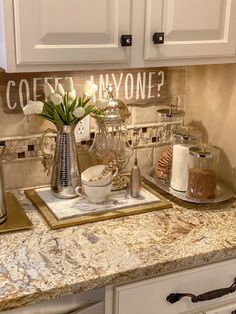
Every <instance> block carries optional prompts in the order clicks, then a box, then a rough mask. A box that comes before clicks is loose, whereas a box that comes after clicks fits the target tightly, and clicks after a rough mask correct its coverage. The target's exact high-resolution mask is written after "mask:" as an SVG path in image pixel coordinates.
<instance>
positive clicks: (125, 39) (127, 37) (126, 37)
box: [120, 35, 132, 47]
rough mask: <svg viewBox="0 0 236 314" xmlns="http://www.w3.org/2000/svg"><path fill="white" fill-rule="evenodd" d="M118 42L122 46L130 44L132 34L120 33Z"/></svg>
mask: <svg viewBox="0 0 236 314" xmlns="http://www.w3.org/2000/svg"><path fill="white" fill-rule="evenodd" d="M120 43H121V46H122V47H130V46H132V35H121V37H120Z"/></svg>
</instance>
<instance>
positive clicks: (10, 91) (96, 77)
mask: <svg viewBox="0 0 236 314" xmlns="http://www.w3.org/2000/svg"><path fill="white" fill-rule="evenodd" d="M165 74H166V70H165V68H162V69H159V68H158V69H151V70H150V71H138V70H134V71H133V70H132V71H130V72H128V71H127V72H118V71H113V72H112V71H108V73H106V74H103V73H99V72H95V74H94V73H92V72H88V71H86V72H69V73H68V72H56V73H38V76H37V77H33V75H35V73H20V74H15V75H14V74H7V73H3V77H4V79H3V82H2V80H1V85H2V84H4V85H5V88H4V89H5V92H3V93H2V96H3V105H4V109H5V111H6V112H8V113H13V112H20V111H22V108H23V107H24V106H25V105H26V104H27V103H28V102H29V100H42V99H44V93H43V84H44V83H46V82H49V83H50V84H51V85H52V86H53V87H54V88H55V89H56V87H57V84H58V83H62V84H63V82H64V80H65V78H66V77H72V78H73V81H74V88H75V89H76V91H77V94H78V95H82V94H83V91H82V89H83V85H84V82H85V80H87V79H89V80H91V81H93V82H94V83H96V84H97V85H98V87H99V91H98V93H97V95H96V96H95V97H94V99H93V100H94V101H95V100H96V97H97V98H103V92H104V90H105V88H106V86H107V85H108V84H112V86H113V95H114V97H115V98H119V99H121V100H123V101H125V102H126V103H131V104H132V103H135V104H136V103H145V101H146V102H153V101H156V100H157V99H158V98H163V97H165V96H166V75H165ZM24 76H25V77H24ZM7 78H8V79H7ZM2 90H3V88H2Z"/></svg>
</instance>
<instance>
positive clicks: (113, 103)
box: [91, 84, 131, 123]
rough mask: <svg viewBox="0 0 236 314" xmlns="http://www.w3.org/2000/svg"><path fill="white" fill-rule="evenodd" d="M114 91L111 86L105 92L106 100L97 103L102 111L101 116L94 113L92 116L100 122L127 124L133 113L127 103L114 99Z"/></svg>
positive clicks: (99, 100)
mask: <svg viewBox="0 0 236 314" xmlns="http://www.w3.org/2000/svg"><path fill="white" fill-rule="evenodd" d="M112 91H113V88H112V86H111V84H109V85H108V87H107V88H106V90H105V91H104V98H102V99H98V100H97V101H96V103H95V104H96V106H97V108H98V109H101V114H98V113H93V114H91V116H93V117H94V118H95V119H98V120H100V121H108V122H115V123H125V122H126V121H127V118H128V117H129V116H130V115H131V113H130V112H129V110H128V107H127V106H126V105H125V103H123V102H122V101H121V100H119V99H114V98H113V95H112Z"/></svg>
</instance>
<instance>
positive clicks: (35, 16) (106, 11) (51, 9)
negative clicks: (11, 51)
mask: <svg viewBox="0 0 236 314" xmlns="http://www.w3.org/2000/svg"><path fill="white" fill-rule="evenodd" d="M13 5H14V25H15V45H16V63H17V64H18V65H24V64H25V65H27V64H45V63H48V64H61V63H62V64H63V63H65V64H67V63H70V64H73V63H103V62H106V63H113V62H118V63H120V62H127V61H128V60H129V48H128V47H121V45H120V36H121V35H123V34H130V33H131V24H130V22H131V18H130V14H131V0H13Z"/></svg>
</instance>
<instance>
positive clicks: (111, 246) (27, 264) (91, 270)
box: [0, 191, 236, 310]
mask: <svg viewBox="0 0 236 314" xmlns="http://www.w3.org/2000/svg"><path fill="white" fill-rule="evenodd" d="M14 194H15V195H16V196H17V198H18V200H19V201H20V203H21V204H22V205H23V206H24V208H25V210H26V213H27V215H28V217H29V218H30V219H31V221H32V222H33V224H34V228H33V230H30V231H24V232H22V231H21V232H15V233H8V234H7V233H6V234H2V235H0V248H1V253H0V310H3V309H10V308H16V307H20V306H23V305H25V304H30V303H36V302H39V301H42V300H48V299H53V298H56V297H60V296H65V295H68V294H71V293H76V292H80V291H85V290H90V289H93V288H98V287H102V286H106V285H109V284H117V283H124V282H127V281H130V280H134V279H143V278H145V277H147V276H156V275H160V274H164V273H167V272H173V271H179V270H182V269H186V268H189V267H194V266H198V265H203V264H206V263H212V262H215V261H219V260H224V259H228V258H233V257H236V228H235V226H236V201H235V202H234V203H233V204H232V205H230V207H226V208H222V209H214V210H212V209H211V210H210V209H208V210H207V209H197V206H196V209H186V208H183V207H181V206H177V205H174V207H173V208H170V209H165V210H160V211H156V212H151V213H147V214H140V215H134V216H129V217H124V218H118V219H112V220H107V221H102V222H96V223H91V224H86V225H81V226H75V227H69V228H65V229H59V230H55V231H52V230H50V228H49V227H48V226H47V224H46V223H45V222H44V220H43V218H42V217H41V216H40V214H39V213H38V212H37V210H36V209H35V207H34V206H33V205H32V204H31V202H30V201H29V200H28V199H26V198H25V196H24V194H23V191H16V192H14Z"/></svg>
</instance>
